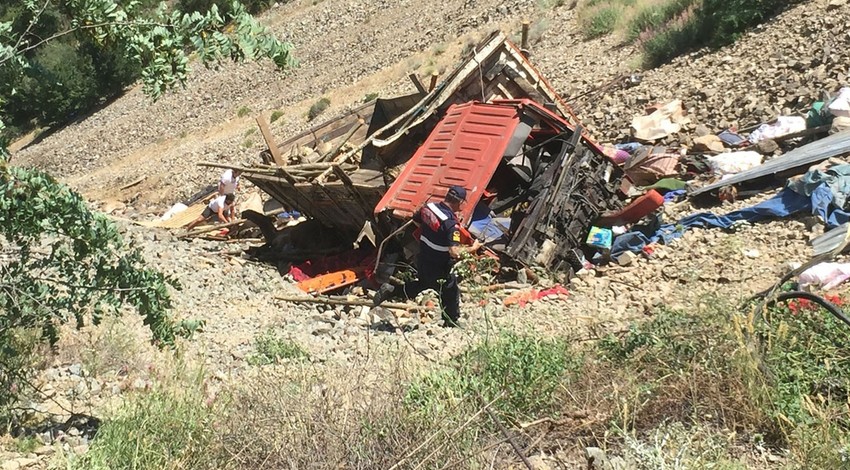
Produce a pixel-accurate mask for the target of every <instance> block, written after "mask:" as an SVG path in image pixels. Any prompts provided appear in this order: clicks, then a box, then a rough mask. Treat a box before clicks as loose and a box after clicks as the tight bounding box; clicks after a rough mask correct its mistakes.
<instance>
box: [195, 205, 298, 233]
mask: <svg viewBox="0 0 850 470" xmlns="http://www.w3.org/2000/svg"><path fill="white" fill-rule="evenodd" d="M283 212H286V209H284V208H282V207H281V208H280V209H275V210H273V211H271V212H267V213H266V214H264V215H267V216H274V215H277V214H280V213H283ZM247 221H248V219H239V220H234V221H232V222H228V223H226V224H214V225H206V226H203V227H201V228H198V229H195V230H191V231H189V232H186V233H184V234H183V235H181V237H182V238H189V237H195V236H198V235H202V234H204V233H208V232H212V231H215V230H221V229H223V228H229V227H234V226H237V225H241V224H243V223H245V222H247Z"/></svg>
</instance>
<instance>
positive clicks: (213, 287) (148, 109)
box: [4, 0, 850, 468]
mask: <svg viewBox="0 0 850 470" xmlns="http://www.w3.org/2000/svg"><path fill="white" fill-rule="evenodd" d="M559 3H564V5H561V6H554V7H547V6H544V5H549V4H553V5H557V4H559ZM570 3H571V2H542V1H539V0H441V1H439V2H418V1H413V0H400V1H389V0H377V1H356V0H320V1H316V0H300V1H295V2H290V3H287V4H285V5H280V6H276V7H274V8H273V9H271V10H270V11H269V12H267V13H266V14H265V15H264V16H263V20H264V22H265V23H266V24H268V25H270V26H271V27H272V28H273V29H274V30H275V31H277V32H278V34H279V35H280V36H281V37H284V38H286V39H288V40H290V41H291V42H292V43H293V44H294V46H295V55H296V57H297V58H298V60H299V61H300V66H299V67H298V68H297V69H294V70H292V71H290V72H287V73H280V72H278V71H276V70H274V69H273V67H272V66H271V65H270V64H266V63H261V64H246V65H233V64H223V65H222V66H221V67H220V68H219V69H216V70H213V69H197V70H195V71H194V73H193V74H192V76H191V79H190V80H189V82H188V83H187V84H186V87H185V89H183V90H177V91H175V92H173V93H170V94H168V95H167V96H165V97H163V98H162V99H161V100H159V101H157V102H155V103H153V102H150V101H149V100H148V99H147V98H146V97H144V96H143V95H142V94H141V90H140V89H131V90H128V91H127V93H126V94H125V95H124V96H122V97H121V98H119V99H117V100H115V101H114V102H113V103H111V104H109V105H108V106H106V107H104V108H103V109H101V110H98V111H96V112H94V113H93V114H92V115H90V116H88V117H86V118H84V119H81V120H80V121H79V122H77V123H74V124H72V125H69V126H67V127H65V128H63V129H60V130H57V131H56V132H53V133H52V134H50V135H47V136H44V137H43V138H42V139H40V140H39V141H38V142H36V143H33V144H31V145H29V146H26V147H25V148H23V149H21V150H18V151H17V152H15V153H14V155H13V162H14V163H15V164H18V165H34V166H37V167H40V168H43V169H46V170H47V171H49V172H51V173H52V174H54V175H57V176H58V177H60V178H61V179H63V180H64V181H66V182H68V183H69V184H70V185H72V186H73V187H75V188H77V189H78V190H80V191H81V192H83V193H84V194H85V195H86V196H87V197H89V198H90V199H91V200H92V201H93V202H94V203H95V204H102V205H107V204H109V205H111V206H112V207H115V206H116V205H117V206H123V207H124V208H123V209H121V210H120V211H119V212H118V213H117V215H122V216H126V217H130V218H147V217H151V216H153V215H156V214H160V213H162V212H163V211H164V210H165V209H167V208H168V207H169V206H170V205H171V204H173V203H174V202H177V201H180V200H182V199H184V198H186V197H188V196H190V195H192V194H195V193H196V192H198V191H199V190H200V189H202V188H204V187H206V186H207V185H208V184H210V183H213V182H215V181H216V179H217V174H218V172H217V171H215V170H209V169H203V168H200V167H197V166H196V165H195V162H197V161H201V160H206V161H222V162H243V161H256V159H257V153H258V152H259V151H260V150H261V148H262V142H261V138H260V137H259V136H258V133H257V132H256V131H255V128H256V125H255V123H254V121H253V117H255V116H256V115H258V114H262V115H264V116H266V118H268V117H269V115H270V114H271V113H272V112H273V111H275V110H281V111H283V112H284V115H283V117H282V118H280V119H279V120H277V121H276V122H274V123H273V124H272V126H271V127H272V131H273V133H274V134H275V135H276V136H277V137H278V138H279V139H281V140H282V139H283V138H285V137H286V136H288V135H291V134H294V133H296V132H298V131H301V130H303V129H305V128H307V127H308V126H309V125H310V124H311V123H309V122H308V121H307V118H306V112H307V110H308V108H309V107H310V105H312V104H313V103H314V102H315V101H317V100H318V99H319V98H321V97H327V98H329V99H330V102H331V106H330V108H329V109H328V110H327V111H325V113H324V114H323V115H322V116H320V117H319V120H322V119H325V118H327V117H331V116H333V115H334V114H337V113H340V112H342V111H344V110H345V109H346V108H348V107H350V106H354V105H356V104H359V103H361V102H362V101H363V99H364V97H365V95H367V94H369V93H379V94H380V95H382V96H393V95H396V94H399V93H403V92H408V91H412V90H413V86H412V84H411V83H410V81H409V80H408V78H407V75H408V74H409V73H410V72H412V71H416V72H418V73H419V74H420V75H422V76H425V75H426V74H430V72H431V71H432V70H439V71H442V70H445V68H447V67H451V66H452V65H453V64H454V63H455V62H456V60H457V58H458V57H459V56H460V54H461V52H462V51H463V49H464V48H465V47H466V46H467V44H470V43H475V42H477V40H478V39H479V38H481V37H484V36H485V35H486V34H487V33H489V32H490V31H492V30H493V29H496V28H501V29H504V30H506V31H518V30H519V24H520V21H521V20H522V19H524V18H528V19H531V20H532V21H533V24H534V26H533V27H532V39H533V41H534V43H533V58H532V60H533V62H534V63H535V64H536V65H537V66H538V68H539V69H540V70H541V71H542V72H543V74H544V75H545V76H546V77H547V78H548V79H549V81H550V82H551V83H552V84H553V85H554V87H555V88H556V89H557V90H560V91H561V93H562V95H563V96H564V97H565V98H566V99H567V100H568V101H570V102H572V103H574V104H575V106H576V109H577V110H578V112H579V115H580V118H581V119H582V120H583V121H584V122H585V123H586V124H587V125H588V126H589V127H588V128H589V129H590V132H591V134H592V135H595V136H596V137H597V138H598V139H599V140H600V141H622V140H626V139H627V136H628V132H629V130H628V127H629V123H630V122H631V119H632V117H633V116H634V115H636V114H641V113H642V112H643V109H644V106H645V105H647V104H651V103H654V102H659V101H660V102H664V101H668V100H670V99H673V98H679V99H682V100H683V101H684V103H685V105H686V108H687V110H688V113H689V115H690V116H691V118H692V122H691V124H690V125H689V126H690V127H687V128H686V129H684V130H683V132H682V135H679V136H673V137H672V138H673V139H678V140H680V141H682V142H687V141H688V139H689V138H690V137H691V136H690V134H691V133H692V132H693V131H694V129H695V128H696V126H697V125H699V124H702V125H705V126H707V127H708V128H709V129H711V130H713V131H720V130H722V129H724V128H726V127H728V126H734V125H737V126H740V127H745V126H749V125H751V124H755V123H759V122H762V121H765V120H768V119H770V118H773V117H776V116H778V115H782V114H789V113H798V112H804V111H805V110H806V109H807V108H808V106H809V105H810V104H811V102H812V101H813V100H815V99H816V98H818V97H819V96H820V93H821V92H822V91H828V92H831V91H834V90H836V89H837V88H838V87H839V86H840V85H847V84H848V81H850V78H849V77H850V6H848V5H847V4H846V2H844V1H842V0H829V1H827V0H811V1H808V2H804V3H802V4H800V5H798V6H796V7H794V8H792V9H790V10H788V11H786V12H784V13H782V14H780V15H779V16H778V17H776V18H774V19H772V20H771V21H769V22H768V23H766V24H764V25H762V26H760V27H759V28H757V29H756V30H754V31H752V32H750V33H747V34H746V35H745V36H744V37H743V38H741V40H740V41H738V42H736V43H735V44H734V45H732V46H729V47H726V48H723V49H721V50H717V51H709V50H704V51H698V52H696V53H693V54H691V55H689V56H686V57H681V58H679V59H677V60H675V61H673V62H672V63H670V64H667V65H665V66H662V67H660V68H658V69H654V70H649V71H643V72H639V71H636V70H634V65H635V63H634V57H635V56H636V54H637V49H636V48H635V47H634V46H631V45H624V44H621V42H620V41H619V40H618V39H617V38H615V37H604V38H601V39H597V40H592V41H584V40H583V39H582V35H581V31H580V30H579V29H578V26H577V22H576V21H575V15H576V12H575V10H573V9H571V8H570V5H569V4H570ZM632 73H638V74H639V75H640V77H641V79H640V84H638V85H634V86H628V87H627V86H626V85H625V82H624V81H623V80H621V79H620V78H621V77H624V76H626V75H629V74H632ZM142 177H144V178H145V179H144V181H143V182H142V183H141V184H139V185H136V186H134V187H132V188H130V189H127V190H123V191H122V190H120V188H121V187H122V186H124V185H125V184H127V183H129V182H132V181H135V180H137V179H139V178H142ZM767 196H769V195H764V196H761V197H767ZM116 203H120V204H116ZM752 203H753V201H752V200H750V201H741V202H738V203H736V206H737V207H743V206H746V205H750V204H752ZM731 208H732V206H729V205H728V204H727V207H724V208H722V209H719V210H727V209H731ZM665 210H666V211H667V212H668V214H667V215H668V218H669V219H671V220H672V219H675V218H676V217H678V216H682V215H685V214H687V213H689V212H691V211H692V210H693V209H692V208H691V207H690V206H689V204H688V203H683V204H681V205H676V206H671V207H665ZM809 227H810V226H809V225H806V224H805V223H803V222H801V221H778V222H772V223H769V224H763V225H759V226H756V227H748V228H744V229H742V230H741V231H739V232H737V233H734V234H723V233H715V232H711V231H700V230H695V231H692V232H688V233H687V234H686V236H685V237H684V238H683V239H682V240H681V241H680V242H678V243H677V244H675V245H672V246H670V247H662V248H659V249H658V250H657V252H656V253H655V255H654V256H653V257H652V258H651V259H648V260H644V259H639V260H637V262H636V263H635V264H633V265H631V266H628V267H619V266H617V267H611V268H608V269H606V270H599V271H594V272H592V273H590V274H588V275H586V276H584V277H580V278H578V279H576V280H575V281H574V283H573V287H572V289H571V293H570V297H569V298H568V299H567V300H566V301H564V300H563V299H562V300H551V301H544V302H541V303H540V304H535V305H532V306H530V307H528V308H526V309H525V310H522V311H518V310H516V309H506V308H503V307H502V300H503V299H500V298H490V297H488V296H486V295H482V296H479V297H476V298H475V302H477V305H478V307H480V308H468V309H467V311H468V312H469V314H468V316H467V317H466V319H465V320H464V326H465V328H463V329H460V330H454V329H448V330H447V329H443V328H440V327H437V326H435V325H433V324H430V323H428V322H425V323H422V324H419V323H416V322H412V323H413V324H412V325H411V326H410V328H409V331H408V332H407V333H406V334H404V335H400V334H396V333H394V332H383V331H377V330H373V329H368V328H364V326H366V325H371V324H376V323H380V321H381V319H378V318H374V317H372V316H370V315H368V314H366V313H363V314H360V313H359V312H349V313H340V312H339V311H333V310H330V311H323V310H322V309H313V308H306V307H298V306H293V305H292V304H287V303H283V302H279V301H275V300H274V298H273V297H274V296H275V295H282V294H286V293H294V292H295V291H294V287H292V284H291V283H289V282H288V281H287V280H286V279H284V278H281V277H280V275H279V274H278V273H277V271H276V270H275V269H274V268H273V267H270V266H265V265H259V264H254V263H249V262H246V261H244V260H242V259H241V258H238V257H234V256H231V255H230V253H231V252H235V251H236V250H237V249H238V248H240V246H238V245H224V244H220V243H215V242H207V241H200V240H196V241H191V242H187V241H184V240H178V239H175V238H173V236H172V235H171V234H169V233H167V232H164V231H153V230H148V229H142V228H140V227H138V226H127V227H125V228H124V229H125V230H126V231H127V232H128V236H129V238H130V239H131V240H133V241H134V242H135V243H136V244H137V245H138V246H140V247H141V248H142V249H143V250H144V252H145V254H146V256H147V257H148V258H149V260H150V261H151V262H152V264H154V265H155V266H157V267H159V268H160V269H162V270H163V271H164V272H165V273H166V274H169V275H173V276H175V277H176V278H178V279H180V281H181V283H182V284H183V286H184V289H183V291H182V292H180V293H176V294H175V295H176V302H177V312H176V314H177V316H178V317H180V318H192V319H202V320H205V321H206V328H205V330H204V331H203V332H201V333H199V334H198V335H197V336H196V339H195V341H193V342H191V343H189V344H188V345H187V346H186V347H187V349H188V350H189V353H188V354H187V355H188V356H189V357H192V358H196V359H197V360H198V361H199V362H200V363H203V364H205V367H206V369H207V370H208V371H209V373H210V375H211V377H212V378H211V379H210V380H211V383H212V384H213V385H211V386H213V387H215V386H218V385H220V384H222V383H226V382H228V381H231V380H234V379H235V378H238V377H240V376H242V375H243V374H247V373H248V371H249V370H250V365H249V363H248V359H249V357H250V356H251V354H253V351H254V340H255V338H256V335H257V334H258V333H259V332H262V331H264V330H265V329H267V328H270V327H274V328H276V329H278V330H279V331H281V332H282V334H283V335H284V336H286V337H287V338H291V339H293V340H294V341H296V342H297V343H298V344H301V345H303V347H304V348H305V349H306V350H307V351H308V352H309V354H310V357H311V361H312V362H313V363H314V365H315V366H316V367H317V368H320V367H322V365H323V364H325V363H327V364H347V363H349V362H356V361H358V360H361V359H364V358H370V357H371V355H372V354H385V355H387V357H394V355H395V354H397V353H398V351H399V350H407V348H409V347H410V348H412V350H413V351H414V352H415V353H416V354H415V355H414V354H412V355H413V356H414V359H415V360H419V361H425V360H426V359H425V358H427V359H428V360H440V359H444V358H447V357H449V356H450V355H452V354H454V353H456V352H458V351H459V350H461V349H462V348H463V347H465V346H467V345H469V344H471V343H474V342H475V341H477V340H478V339H480V338H483V337H486V336H487V335H488V334H490V333H491V328H492V327H493V326H494V325H495V327H496V328H499V327H507V328H510V329H513V330H517V331H530V332H534V333H535V334H539V335H543V336H558V337H565V336H572V337H581V338H595V337H598V336H599V335H600V334H603V333H605V332H606V331H610V330H612V329H617V328H622V326H623V325H624V324H625V323H626V322H628V321H630V320H634V319H640V318H643V317H646V316H650V315H653V314H654V313H655V312H657V311H658V309H659V308H661V307H662V306H665V308H685V309H697V310H698V309H700V308H703V307H704V305H703V304H702V303H701V302H704V301H705V298H706V295H707V294H708V293H711V294H712V295H719V296H721V297H724V298H730V299H734V298H741V297H743V296H746V295H748V294H751V293H752V292H755V291H757V290H760V289H762V288H765V287H767V286H768V285H770V284H772V283H773V282H775V280H776V277H777V275H778V273H779V272H783V271H784V270H785V268H786V265H787V263H788V262H791V261H796V262H799V261H803V260H804V259H805V258H806V257H807V248H806V244H807V242H808V241H809V239H810V238H812V237H813V236H814V235H816V234H817V233H818V232H817V230H819V229H818V228H815V229H814V230H815V231H812V230H811V229H810V228H809ZM554 313H557V314H554ZM138 326H139V325H135V326H132V327H131V329H132V330H133V331H134V333H133V334H132V335H130V336H132V337H134V338H135V337H137V336H139V335H138V334H137V332H136V329H139V328H138ZM140 330H141V329H140ZM122 331H123V330H122ZM141 331H143V330H141ZM122 334H123V333H122ZM142 334H143V333H142ZM103 335H104V333H103V332H99V333H98V332H92V331H88V330H87V331H83V332H80V333H70V334H69V336H68V337H67V339H66V342H67V343H68V345H69V346H71V350H72V352H70V353H68V354H66V355H63V356H61V357H58V358H57V359H56V361H55V364H53V365H52V367H51V368H50V369H48V374H46V376H45V377H43V380H45V381H47V382H48V383H50V384H51V388H52V389H55V390H56V396H57V397H59V398H57V400H54V401H53V402H54V403H58V402H61V406H58V405H56V406H54V407H53V408H50V409H49V411H55V412H57V413H60V414H61V413H62V412H64V411H63V410H67V409H68V408H75V409H78V410H81V411H86V412H88V411H90V410H93V409H98V408H100V407H103V406H104V404H105V403H109V402H110V401H111V400H113V399H115V398H117V397H120V396H121V394H122V393H123V392H124V391H125V390H127V389H135V388H145V387H146V384H147V383H148V382H147V381H149V380H152V378H153V376H154V375H155V373H154V371H155V369H157V361H158V360H159V359H158V356H157V355H156V353H154V352H151V351H148V350H145V352H144V353H143V354H142V357H143V359H141V360H140V361H139V363H138V364H136V363H134V364H132V365H127V364H125V363H123V362H121V361H117V362H116V363H114V364H113V363H109V364H105V365H103V367H102V368H103V369H105V370H107V373H105V374H102V375H101V376H95V377H92V375H93V374H96V373H95V372H93V371H88V373H86V374H84V373H82V372H80V364H81V363H82V364H84V365H86V364H88V365H90V364H89V363H88V362H87V360H86V357H87V356H86V351H89V354H90V351H91V350H97V348H98V347H99V346H98V344H100V343H98V342H97V341H98V339H97V338H100V337H103ZM376 351H377V352H376ZM417 356H418V357H417ZM422 356H424V358H423V357H422ZM116 364H117V365H116ZM110 368H111V369H110ZM119 370H120V371H123V372H117V371H119ZM128 370H129V373H128ZM83 376H86V377H87V378H85V379H83V378H82V377H83ZM80 383H83V385H80ZM69 391H71V392H69ZM51 406H53V405H51ZM73 437H75V438H76V439H75V440H74V441H73V443H74V444H76V445H72V446H70V447H80V446H82V447H83V448H81V449H77V451H79V452H82V451H84V450H85V448H84V447H85V445H86V443H87V440H86V439H85V436H82V437H81V436H78V435H77V436H73ZM6 457H7V458H14V459H31V458H32V457H31V456H29V455H23V453H18V454H15V453H10V454H8V455H6ZM39 459H41V457H39ZM42 460H43V459H42ZM4 468H5V467H4ZM10 468H11V467H10Z"/></svg>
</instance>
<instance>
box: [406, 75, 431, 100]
mask: <svg viewBox="0 0 850 470" xmlns="http://www.w3.org/2000/svg"><path fill="white" fill-rule="evenodd" d="M408 77H410V81H411V82H413V86H415V87H416V89H417V90H419V93H422V94H423V95H427V94H428V90H426V89H425V85H424V84H423V83H422V80H420V79H419V75H416V73H411V74H410V75H408Z"/></svg>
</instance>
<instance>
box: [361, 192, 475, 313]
mask: <svg viewBox="0 0 850 470" xmlns="http://www.w3.org/2000/svg"><path fill="white" fill-rule="evenodd" d="M465 201H466V190H465V189H464V188H462V187H460V186H451V187H449V189H448V191H447V192H446V197H445V199H444V200H443V202H439V203H434V202H429V203H428V204H426V205H425V206H424V207H422V208H421V209H420V210H419V212H417V213H416V214H415V215H414V217H413V220H414V221H415V222H416V223H417V224H418V225H419V227H420V229H421V232H422V233H421V235H420V237H419V256H418V257H417V259H416V268H417V271H418V276H417V277H418V279H417V280H416V281H413V282H408V283H406V284H404V286H403V287H402V289H401V290H402V292H403V293H404V295H405V297H407V298H408V299H412V298H415V297H416V296H417V295H419V293H420V292H422V291H424V290H426V289H433V290H435V291H437V292H439V293H440V303H441V304H442V307H443V318H444V320H445V323H446V325H448V326H457V320H458V318H459V317H460V289H459V287H458V280H457V276H456V275H455V274H454V273H452V272H451V269H452V265H453V264H454V260H456V259H458V258H460V256H461V255H462V254H463V253H464V252H465V251H468V252H475V251H477V250H478V249H479V248H480V247H481V244H480V243H479V242H478V241H477V240H476V241H475V242H474V243H473V244H472V245H471V246H462V245H461V237H460V229H459V228H458V220H457V216H456V215H455V212H458V211H460V208H461V206H462V205H463V203H464V202H465ZM393 291H395V288H394V287H393V286H392V285H389V284H384V285H383V286H381V289H380V290H379V291H378V293H377V294H375V298H374V302H375V304H376V305H377V304H380V303H381V302H382V301H383V300H386V298H388V297H390V296H391V294H392V292H393Z"/></svg>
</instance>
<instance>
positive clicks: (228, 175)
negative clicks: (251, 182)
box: [218, 169, 242, 217]
mask: <svg viewBox="0 0 850 470" xmlns="http://www.w3.org/2000/svg"><path fill="white" fill-rule="evenodd" d="M241 175H242V171H240V170H237V169H232V170H230V169H229V170H225V171H224V173H222V174H221V179H219V180H218V194H219V196H226V195H228V194H232V195H234V196H236V191H237V190H238V189H239V177H240V176H241ZM235 201H236V200H235V199H234V203H233V212H232V213H233V217H236V215H237V214H238V213H239V209H238V208H237V207H236V202H235Z"/></svg>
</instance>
